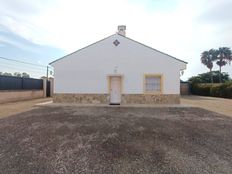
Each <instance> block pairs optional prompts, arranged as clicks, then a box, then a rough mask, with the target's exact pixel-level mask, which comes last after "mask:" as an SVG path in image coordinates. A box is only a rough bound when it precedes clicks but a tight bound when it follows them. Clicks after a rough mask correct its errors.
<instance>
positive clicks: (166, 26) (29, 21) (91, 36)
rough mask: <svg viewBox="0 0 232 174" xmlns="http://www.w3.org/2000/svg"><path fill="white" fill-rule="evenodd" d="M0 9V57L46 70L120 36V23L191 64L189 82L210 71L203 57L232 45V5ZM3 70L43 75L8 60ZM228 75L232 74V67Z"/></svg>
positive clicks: (226, 0)
mask: <svg viewBox="0 0 232 174" xmlns="http://www.w3.org/2000/svg"><path fill="white" fill-rule="evenodd" d="M0 4H1V6H0V56H2V57H9V58H14V59H17V60H21V61H27V62H32V63H38V64H41V65H47V64H48V63H49V62H51V61H53V60H55V59H57V58H59V57H62V56H63V55H65V54H67V53H70V52H73V51H75V50H77V49H80V48H82V47H84V46H86V45H89V44H91V43H93V42H96V41H97V40H100V39H102V38H105V37H106V36H109V35H111V34H113V33H115V32H116V28H117V25H121V24H125V25H127V36H128V37H130V38H132V39H134V40H137V41H139V42H142V43H144V44H146V45H149V46H151V47H153V48H156V49H158V50H161V51H163V52H166V53H168V54H170V55H172V56H175V57H177V58H179V59H182V60H184V61H187V62H188V63H189V64H188V67H187V70H186V71H185V72H184V75H183V76H182V77H181V78H182V79H184V80H186V79H187V78H188V77H190V76H193V75H197V74H199V73H203V72H206V71H208V70H207V68H206V67H204V66H203V65H201V63H200V54H201V52H203V51H204V50H209V49H211V48H218V47H220V46H227V47H231V46H232V44H231V43H232V23H231V19H232V11H231V10H230V8H231V6H232V1H231V0H220V1H218V0H195V1H186V0H166V1H162V0H117V1H114V0H99V1H94V0H85V1H80V0H46V1H42V0H37V1H31V0H7V1H6V0H0ZM0 65H1V66H0V71H23V70H27V71H28V72H29V71H30V72H29V73H31V74H33V76H40V74H42V73H40V72H41V71H42V72H44V69H43V68H42V70H40V69H36V68H33V67H29V66H23V65H18V66H17V65H15V64H14V63H7V62H3V61H0ZM4 65H5V66H4ZM10 67H13V68H10ZM216 69H218V67H217V66H216V65H215V66H214V70H216ZM37 71H38V72H37ZM223 71H228V72H229V73H230V75H232V66H226V67H223Z"/></svg>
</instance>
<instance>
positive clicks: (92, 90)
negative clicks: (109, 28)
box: [52, 34, 185, 100]
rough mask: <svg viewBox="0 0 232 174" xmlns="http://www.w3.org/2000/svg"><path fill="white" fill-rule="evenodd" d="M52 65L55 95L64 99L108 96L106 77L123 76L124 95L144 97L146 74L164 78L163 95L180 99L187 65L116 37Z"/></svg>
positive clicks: (123, 38) (118, 36)
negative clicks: (182, 73) (80, 95)
mask: <svg viewBox="0 0 232 174" xmlns="http://www.w3.org/2000/svg"><path fill="white" fill-rule="evenodd" d="M115 40H118V41H119V42H120V44H119V45H118V46H115V45H114V44H113V42H114V41H115ZM52 65H53V66H54V68H55V74H54V93H55V94H63V95H64V94H86V95H87V94H90V95H93V94H108V82H107V76H108V75H112V74H115V73H116V74H121V75H123V90H122V92H123V94H124V95H135V94H142V95H143V91H144V89H143V78H144V74H161V75H162V76H163V94H165V95H169V94H170V95H177V96H178V95H179V93H180V77H179V74H180V69H184V68H185V63H182V62H180V61H177V60H175V59H173V58H170V57H169V56H167V55H164V54H161V53H160V52H158V51H154V50H152V49H150V48H148V47H145V46H143V45H141V44H138V43H136V42H134V41H131V40H129V39H127V38H125V37H122V36H120V35H117V34H116V35H113V36H111V37H109V38H107V39H105V40H103V41H101V42H99V43H97V44H94V45H92V46H89V47H87V48H85V49H82V50H80V51H78V52H76V53H74V54H71V55H69V56H68V57H66V58H64V59H61V60H59V61H57V62H55V63H54V64H52ZM86 95H85V96H86ZM129 98H130V97H129ZM77 100H79V99H77Z"/></svg>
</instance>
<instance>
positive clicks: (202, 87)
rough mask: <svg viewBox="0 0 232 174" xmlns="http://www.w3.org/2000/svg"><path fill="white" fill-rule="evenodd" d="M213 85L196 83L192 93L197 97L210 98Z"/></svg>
mask: <svg viewBox="0 0 232 174" xmlns="http://www.w3.org/2000/svg"><path fill="white" fill-rule="evenodd" d="M211 87H212V84H208V83H196V84H192V87H191V92H192V94H195V95H203V96H210V90H211Z"/></svg>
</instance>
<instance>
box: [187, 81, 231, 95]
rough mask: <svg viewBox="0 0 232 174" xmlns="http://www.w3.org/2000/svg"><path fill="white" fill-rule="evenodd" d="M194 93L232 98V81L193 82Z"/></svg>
mask: <svg viewBox="0 0 232 174" xmlns="http://www.w3.org/2000/svg"><path fill="white" fill-rule="evenodd" d="M191 92H192V94H195V95H202V96H212V97H222V98H232V82H227V83H222V84H208V83H198V84H192V87H191Z"/></svg>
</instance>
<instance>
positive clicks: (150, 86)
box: [144, 75, 162, 93]
mask: <svg viewBox="0 0 232 174" xmlns="http://www.w3.org/2000/svg"><path fill="white" fill-rule="evenodd" d="M144 83H145V84H144V88H145V89H144V90H145V92H150V93H160V92H161V91H162V76H161V75H145V79H144Z"/></svg>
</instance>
